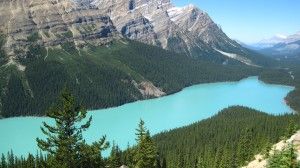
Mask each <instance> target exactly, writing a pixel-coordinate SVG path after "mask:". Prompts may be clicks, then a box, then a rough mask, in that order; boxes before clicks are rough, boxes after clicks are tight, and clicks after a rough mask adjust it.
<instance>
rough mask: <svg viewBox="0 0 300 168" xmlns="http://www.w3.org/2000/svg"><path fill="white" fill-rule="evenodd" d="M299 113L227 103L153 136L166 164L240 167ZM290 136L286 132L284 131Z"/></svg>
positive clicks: (275, 139) (283, 131) (276, 138)
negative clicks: (214, 112)
mask: <svg viewBox="0 0 300 168" xmlns="http://www.w3.org/2000/svg"><path fill="white" fill-rule="evenodd" d="M299 121H300V117H299V115H293V114H286V115H281V116H272V115H268V114H265V113H262V112H259V111H256V110H253V109H249V108H246V107H239V106H236V107H230V108H227V109H224V110H222V111H220V112H219V113H218V114H217V115H215V116H213V117H211V118H209V119H206V120H202V121H199V122H197V123H195V124H191V125H189V126H185V127H182V128H177V129H174V130H170V131H167V132H163V133H159V134H157V135H155V136H154V140H155V142H156V143H157V146H158V150H159V153H160V154H161V156H163V158H165V159H166V163H167V165H168V167H196V166H195V165H197V167H209V168H219V167H224V168H232V167H241V166H243V165H245V163H247V161H251V160H253V159H252V158H253V157H254V155H255V154H257V153H260V152H263V150H264V149H265V148H267V147H268V145H269V144H274V143H277V142H278V141H279V140H280V138H281V137H282V136H285V135H287V134H286V130H287V128H288V127H289V124H290V123H299ZM287 136H290V135H287Z"/></svg>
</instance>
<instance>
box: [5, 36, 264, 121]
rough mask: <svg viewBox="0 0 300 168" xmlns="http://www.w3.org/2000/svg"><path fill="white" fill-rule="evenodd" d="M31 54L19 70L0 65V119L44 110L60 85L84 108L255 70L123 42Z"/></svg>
mask: <svg viewBox="0 0 300 168" xmlns="http://www.w3.org/2000/svg"><path fill="white" fill-rule="evenodd" d="M41 48H42V47H41ZM30 55H31V53H28V55H27V56H26V57H27V58H28V57H30ZM34 55H39V57H37V58H36V57H33V58H30V61H23V62H22V64H23V65H24V66H26V69H25V70H24V71H20V70H19V69H18V67H17V66H15V65H13V64H11V65H4V66H1V68H0V76H1V77H0V86H1V88H2V89H1V113H0V114H1V115H2V116H3V117H10V116H20V115H43V114H45V110H46V109H47V108H49V106H50V105H51V104H52V103H55V101H56V99H57V96H58V94H59V92H60V91H61V90H62V89H63V87H64V86H67V87H68V88H70V90H71V91H72V92H73V93H74V94H75V96H76V97H77V99H78V100H80V101H82V104H83V105H84V106H85V107H87V108H88V109H95V108H106V107H112V106H117V105H121V104H124V103H128V102H132V101H135V100H139V99H145V98H151V97H158V96H162V95H164V94H165V93H166V94H170V93H174V92H177V91H179V90H180V89H182V88H183V87H186V86H190V85H192V84H196V83H202V82H215V81H227V80H239V79H241V78H244V77H246V76H250V75H255V74H257V73H258V70H257V69H254V68H247V67H242V66H236V67H235V66H232V67H231V66H220V65H216V64H211V63H208V62H203V61H199V60H195V59H192V58H187V57H186V56H184V55H178V54H175V53H172V52H168V51H166V50H163V49H161V48H158V47H154V46H148V45H145V44H142V43H138V42H134V41H123V40H122V41H114V42H112V43H110V44H107V45H105V46H102V47H98V46H93V45H90V46H89V47H85V48H82V49H78V50H77V49H76V48H75V44H74V43H69V42H68V43H64V44H62V46H61V47H56V48H49V49H48V50H46V49H44V48H42V49H40V50H39V51H38V52H35V53H34ZM28 59H29V58H28ZM233 74H234V75H233Z"/></svg>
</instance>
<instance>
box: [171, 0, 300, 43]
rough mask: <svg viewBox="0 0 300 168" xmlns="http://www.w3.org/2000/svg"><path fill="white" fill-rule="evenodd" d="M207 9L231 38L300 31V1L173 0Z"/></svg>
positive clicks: (254, 39)
mask: <svg viewBox="0 0 300 168" xmlns="http://www.w3.org/2000/svg"><path fill="white" fill-rule="evenodd" d="M172 2H173V3H174V4H175V5H176V6H184V5H187V4H190V3H191V4H194V5H196V6H198V7H199V8H200V9H202V10H203V11H205V12H207V13H208V14H209V15H210V16H211V18H212V19H213V20H214V21H215V22H216V23H217V24H219V25H221V27H222V29H223V31H224V32H225V33H226V34H227V35H228V36H229V37H231V38H233V39H238V40H240V41H243V42H247V43H252V42H257V41H260V40H262V39H265V38H270V37H272V36H274V35H276V34H283V35H289V34H293V33H296V32H298V31H300V0H172Z"/></svg>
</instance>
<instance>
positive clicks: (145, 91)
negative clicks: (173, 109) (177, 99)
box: [132, 81, 166, 98]
mask: <svg viewBox="0 0 300 168" xmlns="http://www.w3.org/2000/svg"><path fill="white" fill-rule="evenodd" d="M132 83H133V85H134V86H135V87H136V88H137V89H138V90H139V91H140V93H141V94H142V96H143V97H144V98H153V97H161V96H164V95H166V93H165V92H163V91H162V90H161V89H160V88H157V87H156V86H154V84H153V83H152V82H150V81H143V82H141V83H139V84H138V83H136V81H132Z"/></svg>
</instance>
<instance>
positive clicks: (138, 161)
mask: <svg viewBox="0 0 300 168" xmlns="http://www.w3.org/2000/svg"><path fill="white" fill-rule="evenodd" d="M136 135H137V139H136V140H137V148H136V151H135V154H134V162H135V166H134V167H135V168H156V166H157V163H156V158H157V149H156V146H155V144H154V142H153V140H152V139H151V136H150V132H149V131H147V130H146V128H145V123H144V121H143V120H140V123H139V126H138V129H137V133H136Z"/></svg>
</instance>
